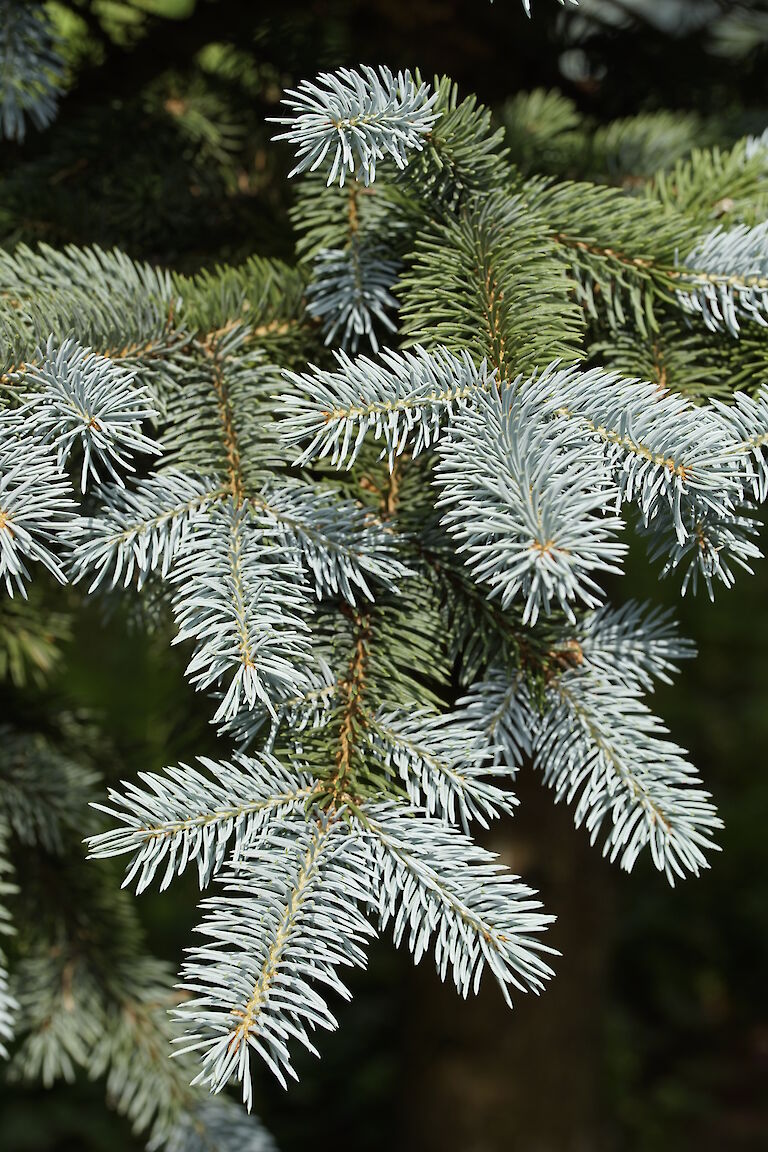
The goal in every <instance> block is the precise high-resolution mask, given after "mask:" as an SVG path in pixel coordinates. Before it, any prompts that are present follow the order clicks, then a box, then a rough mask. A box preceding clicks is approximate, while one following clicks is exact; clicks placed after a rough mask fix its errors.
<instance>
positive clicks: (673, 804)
mask: <svg viewBox="0 0 768 1152" xmlns="http://www.w3.org/2000/svg"><path fill="white" fill-rule="evenodd" d="M533 758H534V763H535V764H536V765H537V766H538V767H539V768H540V769H541V771H542V773H543V776H544V781H545V783H547V784H548V785H549V786H550V787H551V788H553V789H554V791H555V796H556V799H557V800H560V799H563V798H565V799H566V800H567V801H568V803H573V802H574V801H575V802H576V807H575V812H574V820H575V823H576V826H577V827H579V826H580V825H581V824H584V825H585V826H586V828H587V831H588V832H589V834H590V840H591V842H592V843H594V842H595V841H596V840H597V838H598V836H599V835H600V832H601V829H602V828H603V826H604V825H607V833H606V837H605V844H604V847H603V855H604V856H608V857H609V858H610V859H611V860H612V861H613V860H618V861H619V863H620V866H621V867H622V868H623V869H624V870H625V871H627V872H629V871H631V870H632V868H633V867H634V865H635V862H636V860H637V858H638V856H639V855H640V853H641V852H642V851H643V850H644V849H645V848H646V847H648V848H649V850H650V853H651V858H652V860H653V863H654V865H655V866H656V868H658V869H659V871H660V872H664V874H665V875H666V877H667V879H668V880H669V882H670V884H674V883H675V879H676V878H683V877H685V875H686V873H691V872H692V873H694V875H698V873H699V871H700V870H701V869H702V868H707V867H708V866H709V865H708V863H707V859H706V856H705V855H704V853H705V851H708V850H714V849H715V848H716V845H715V844H714V843H713V840H712V834H713V832H714V831H715V830H716V829H718V828H720V827H722V822H721V821H720V819H719V818H718V816H717V813H716V811H715V809H714V807H713V805H712V803H711V799H710V796H709V793H708V792H705V791H703V789H702V788H701V787H700V783H699V779H698V776H697V774H696V772H695V769H693V768H692V767H691V765H690V764H689V763H688V761H687V760H686V759H685V755H684V752H683V750H682V749H681V748H679V747H678V746H677V745H675V744H673V743H672V742H671V741H670V740H668V739H667V732H666V729H665V728H664V726H663V725H662V724H661V722H660V721H659V720H658V719H657V718H656V717H655V716H654V715H653V714H652V713H651V712H650V711H649V710H648V708H647V707H646V705H645V704H644V703H643V701H642V699H641V692H640V689H639V688H638V687H637V686H633V685H632V684H631V683H627V682H622V680H621V679H620V678H617V677H615V676H611V675H610V674H609V673H608V672H607V671H606V670H605V668H603V669H600V670H597V669H594V668H590V667H589V666H585V667H582V668H580V669H573V670H571V671H569V672H567V673H565V674H564V675H563V676H562V677H560V678H559V679H558V680H555V681H553V682H552V684H551V686H550V688H549V691H548V694H547V699H546V704H545V710H544V713H543V715H542V716H541V718H540V720H539V722H538V724H537V726H536V732H535V738H534V747H533Z"/></svg>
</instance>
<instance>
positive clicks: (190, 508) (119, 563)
mask: <svg viewBox="0 0 768 1152" xmlns="http://www.w3.org/2000/svg"><path fill="white" fill-rule="evenodd" d="M225 495H226V489H225V487H224V486H223V485H222V484H221V483H219V482H217V481H216V480H214V479H210V478H206V477H203V478H198V477H195V476H187V475H185V474H184V473H182V472H178V471H176V470H175V469H169V470H168V471H167V472H162V473H161V474H160V475H158V476H153V477H150V478H149V479H147V480H140V481H138V482H137V483H136V485H135V486H134V487H132V488H125V487H118V486H116V485H103V486H102V487H101V490H100V496H101V500H102V503H101V506H100V507H99V509H98V513H97V514H96V515H94V516H89V517H84V518H83V521H82V535H81V538H80V539H79V540H78V544H77V548H76V549H75V550H74V551H73V554H72V559H71V575H72V579H73V581H75V582H77V581H79V580H82V579H84V578H86V577H91V576H92V577H93V580H92V583H91V584H90V586H89V589H88V591H89V592H94V591H95V590H96V589H97V588H99V587H101V586H102V585H107V586H108V587H111V588H114V587H116V586H117V585H122V587H123V588H127V587H128V585H129V584H131V583H132V582H133V580H134V578H135V580H136V587H137V588H138V589H139V590H141V588H142V587H143V586H144V584H145V583H146V581H147V579H148V577H149V576H150V575H151V573H153V572H159V573H160V575H161V576H162V577H163V578H165V577H166V576H167V575H168V573H169V571H170V567H171V564H172V562H173V560H174V558H175V557H176V556H177V555H178V553H179V551H180V550H181V549H182V548H183V545H184V542H185V540H186V539H187V536H188V534H189V532H190V530H191V528H192V526H193V525H194V524H195V523H196V522H197V521H198V520H199V519H200V517H201V516H202V515H203V514H204V513H205V512H206V510H207V509H208V508H210V506H211V505H212V504H213V503H215V502H216V501H217V500H221V499H223V498H224V496H225Z"/></svg>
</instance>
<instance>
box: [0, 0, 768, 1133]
mask: <svg viewBox="0 0 768 1152" xmlns="http://www.w3.org/2000/svg"><path fill="white" fill-rule="evenodd" d="M51 7H52V9H54V10H55V11H56V13H57V18H58V20H59V22H60V27H61V29H62V31H63V32H64V33H65V34H66V36H67V45H68V47H67V52H68V54H69V64H70V68H71V77H72V91H71V93H70V94H69V96H68V97H67V98H66V100H65V101H64V103H63V105H62V110H61V114H60V117H59V120H58V122H57V123H56V124H55V125H54V126H53V128H52V129H50V130H49V131H48V132H47V133H45V134H40V135H34V136H32V137H30V138H29V139H28V141H27V142H26V143H25V145H24V146H23V147H19V146H15V145H14V146H7V147H4V150H3V152H2V153H1V154H0V243H2V244H4V245H11V244H14V243H18V242H21V241H23V242H27V243H36V242H40V241H45V242H47V243H51V244H64V243H69V242H73V243H77V244H86V243H94V242H95V243H99V244H101V245H104V246H108V245H113V244H117V245H120V246H121V247H124V248H125V249H126V250H127V251H128V252H129V253H130V254H131V255H133V256H141V257H146V258H148V259H152V260H156V261H159V262H162V263H166V264H170V265H173V266H175V267H177V268H181V269H185V270H193V269H195V268H197V267H200V266H201V265H204V264H211V263H214V262H216V261H221V260H238V259H241V258H243V257H245V256H247V255H248V254H250V253H251V252H252V251H259V252H261V253H263V254H266V255H278V256H284V257H288V258H290V255H291V251H292V236H291V231H290V227H289V224H288V221H287V216H286V209H287V207H288V204H289V197H290V189H289V188H288V186H287V185H286V182H285V174H286V170H287V159H288V158H287V156H286V153H285V152H284V151H283V150H281V149H280V148H279V146H276V145H272V144H270V142H269V136H270V132H269V130H268V126H266V125H265V123H264V120H265V117H266V116H268V115H273V114H275V112H276V110H277V101H278V99H279V95H280V92H281V90H282V89H283V88H284V87H285V86H290V85H291V84H292V83H295V82H296V81H297V80H298V79H300V78H302V77H304V76H308V77H311V76H313V75H314V74H315V73H317V72H318V71H320V70H322V69H326V68H328V69H330V68H334V67H337V66H339V65H343V64H344V65H355V64H358V63H361V62H364V63H373V64H376V63H380V62H381V63H387V64H389V65H390V66H393V67H400V66H408V67H411V68H412V69H413V68H416V67H418V68H420V69H421V71H422V73H423V74H424V75H425V76H427V77H429V76H431V74H432V73H434V72H439V73H443V72H447V73H449V74H451V75H452V76H453V77H454V78H455V79H456V80H457V81H458V82H459V84H460V88H461V91H462V93H468V92H470V91H474V92H476V93H477V94H478V95H479V97H480V99H481V100H483V101H485V102H486V103H488V104H490V105H492V106H493V107H498V106H499V105H500V104H501V103H502V102H503V101H504V100H505V99H506V98H508V97H509V96H511V95H513V94H514V93H516V92H518V91H521V90H527V89H530V88H533V87H557V88H559V89H560V90H562V91H563V92H565V93H566V94H568V95H569V96H570V97H572V98H573V99H575V100H576V102H577V104H578V105H579V107H580V108H582V109H583V110H584V111H586V112H589V113H590V114H591V115H592V116H594V117H595V118H596V119H598V120H601V121H604V120H608V119H612V118H614V117H616V116H624V115H630V114H633V113H636V112H638V111H641V110H650V109H656V108H670V109H673V110H693V111H696V112H698V113H700V114H701V115H702V116H703V117H705V118H706V117H727V116H731V117H733V116H736V117H738V118H740V119H741V120H742V122H749V123H752V124H754V126H755V128H756V129H758V130H761V129H762V128H763V127H765V126H766V124H768V112H766V107H767V106H768V89H767V88H766V75H767V74H768V73H767V71H766V65H767V64H768V5H767V4H766V3H764V2H762V0H761V2H760V3H746V2H745V3H718V2H716V0H687V2H686V0H648V2H646V3H643V2H642V0H582V4H581V7H580V9H579V11H578V12H575V11H574V10H569V11H567V12H566V11H561V10H560V8H559V7H558V6H557V5H556V4H555V3H554V0H534V4H533V7H534V17H533V19H532V20H531V21H528V20H527V19H526V18H525V16H524V15H523V13H522V10H521V6H520V3H519V0H496V2H495V4H493V5H491V4H490V3H488V2H487V0H366V2H363V0H313V2H309V3H297V2H295V0H275V2H272V0H254V2H248V0H197V2H195V0H141V2H139V0H134V2H133V3H118V2H113V0H102V2H99V0H91V2H89V0H82V3H80V4H78V3H76V2H73V3H72V4H69V5H63V4H53V5H51ZM745 114H747V115H746V117H745ZM765 587H766V569H765V566H764V565H763V566H762V567H761V568H759V570H758V572H757V575H756V577H755V578H753V579H749V578H747V577H744V578H743V579H740V580H739V582H738V585H737V588H736V590H735V591H734V592H732V593H731V594H730V595H728V594H727V593H722V594H720V595H719V596H718V601H717V603H716V604H715V605H714V607H713V606H711V605H709V604H708V603H707V602H705V600H704V599H701V598H700V599H698V600H696V601H694V600H691V599H689V598H686V599H685V600H683V601H680V600H679V597H678V594H677V590H676V588H675V587H674V586H672V585H671V584H670V585H664V584H661V585H660V584H658V583H657V582H656V577H655V573H653V572H652V571H650V570H649V568H648V566H647V563H646V560H645V555H644V551H643V549H642V548H641V547H638V548H637V549H636V550H635V554H634V555H633V558H632V561H631V563H630V566H629V573H628V575H627V576H626V577H625V578H624V579H623V580H622V581H621V583H620V584H617V586H616V588H615V590H614V591H615V594H616V597H617V598H625V597H629V596H632V595H634V596H639V597H643V598H646V597H652V598H654V599H655V600H657V601H663V602H665V603H668V604H674V605H675V607H676V609H677V611H678V615H679V616H680V618H681V620H682V625H683V630H684V632H685V633H686V634H687V635H688V636H690V637H692V638H693V639H694V640H695V641H696V643H697V645H698V647H699V658H698V660H697V661H696V662H695V663H692V664H690V665H689V666H687V667H686V668H685V672H684V675H683V677H682V679H681V681H680V682H679V683H678V684H677V686H676V687H675V688H674V689H672V690H665V691H664V692H662V693H660V694H659V699H658V701H657V707H658V710H659V712H660V713H661V715H663V716H664V717H665V719H666V720H667V721H668V722H669V724H670V726H671V728H672V731H673V733H674V735H675V737H676V738H677V739H678V740H679V741H680V742H681V743H682V744H684V745H686V746H687V747H688V748H689V749H690V750H691V753H692V756H693V758H694V760H695V762H696V763H697V765H698V766H699V767H700V769H701V772H702V774H703V776H704V779H705V781H706V783H707V785H708V787H709V788H710V789H711V790H712V792H713V793H714V794H715V796H716V799H717V801H718V803H719V806H720V810H721V813H722V815H723V817H724V820H725V825H726V827H725V831H724V833H723V834H722V837H721V843H722V848H723V851H722V853H721V855H719V856H718V857H716V858H715V859H714V863H713V868H712V870H711V871H710V872H709V873H707V874H705V875H704V876H703V877H702V878H701V879H699V880H698V881H696V880H690V881H688V882H686V883H684V884H682V885H681V886H680V887H679V888H678V889H675V890H672V889H670V888H669V887H668V886H667V884H666V882H665V881H664V880H663V879H662V878H661V877H660V876H658V875H657V874H656V873H655V872H654V871H653V869H652V868H651V867H650V866H645V867H642V866H638V868H637V870H636V872H635V873H634V874H633V875H632V876H631V877H627V876H624V875H623V874H620V873H618V872H617V871H616V869H615V868H612V867H611V866H610V865H609V864H607V863H605V862H604V861H603V860H602V859H601V857H600V855H599V852H598V851H597V849H595V850H591V849H590V848H589V845H588V844H587V843H586V838H585V835H584V833H583V831H576V830H575V829H574V828H573V825H572V819H571V814H570V812H569V811H567V810H565V809H564V808H556V807H554V806H553V805H552V804H551V801H550V796H549V794H545V793H544V791H543V789H542V788H541V787H540V785H539V782H538V781H537V780H536V779H535V778H525V777H524V778H523V779H522V780H521V781H520V795H521V800H522V804H521V806H520V809H519V814H518V815H517V816H516V817H515V820H514V821H513V822H512V823H511V824H510V825H509V826H503V827H501V828H497V829H496V830H494V832H493V833H492V835H491V838H490V843H491V844H492V846H494V847H497V848H498V849H499V851H501V852H502V854H503V855H504V857H505V858H506V859H507V860H509V862H510V863H512V865H513V866H514V867H515V869H516V870H519V871H521V872H522V873H523V874H524V875H525V877H526V879H527V880H529V881H530V882H531V883H532V884H533V885H534V886H536V887H538V888H539V889H540V890H541V891H542V894H543V898H544V901H545V903H546V905H547V908H548V910H550V911H552V912H554V913H556V915H557V917H558V920H557V924H556V925H555V928H554V930H553V933H552V937H553V939H552V942H553V943H554V944H555V945H556V946H557V947H558V948H559V949H560V950H561V951H562V953H563V955H562V957H561V958H560V959H559V960H558V961H557V964H556V969H557V978H556V980H555V981H554V982H553V983H552V986H551V988H550V989H549V990H548V991H547V993H546V994H545V995H544V996H543V997H541V998H540V999H534V998H530V1000H527V1001H526V1002H524V1003H522V1004H519V1005H518V1007H517V1008H516V1009H515V1011H514V1012H513V1013H511V1014H510V1013H509V1012H507V1011H506V1010H505V1009H504V1006H503V1003H502V1000H501V998H500V996H499V995H498V994H497V993H496V991H495V989H494V988H491V987H490V985H489V986H488V987H487V988H486V989H485V991H484V992H483V993H482V994H481V996H480V997H479V999H478V1000H477V1001H470V1002H467V1003H464V1002H462V1001H460V1000H458V999H457V997H456V996H455V994H454V992H453V990H452V988H448V987H443V986H442V985H441V984H440V983H439V981H438V979H437V977H436V976H435V974H434V971H433V969H432V968H430V967H429V966H428V965H427V964H424V965H423V966H422V968H420V969H417V970H414V969H413V968H412V965H411V963H410V960H409V958H408V956H407V955H406V954H400V953H396V952H395V951H394V950H393V948H392V947H391V945H390V943H389V942H388V941H387V940H386V939H385V940H383V941H381V942H379V943H378V944H377V946H376V947H375V948H374V950H373V954H372V960H371V970H370V971H369V973H368V974H367V975H364V976H362V977H360V978H354V979H353V987H354V988H355V991H356V996H355V999H354V1000H353V1002H352V1003H351V1004H350V1005H348V1006H346V1007H343V1008H342V1009H341V1011H340V1013H339V1018H340V1024H341V1027H340V1030H339V1032H338V1033H336V1034H334V1035H332V1036H329V1037H324V1038H323V1042H322V1049H323V1059H322V1061H320V1062H317V1061H315V1060H312V1059H311V1058H309V1057H307V1058H306V1059H305V1060H303V1061H299V1064H300V1072H301V1080H300V1083H299V1085H298V1086H297V1087H294V1088H292V1089H291V1090H290V1092H289V1093H288V1094H285V1093H283V1092H282V1090H281V1089H280V1088H279V1087H278V1086H277V1085H276V1084H275V1083H274V1082H273V1081H272V1080H271V1079H270V1078H269V1076H268V1074H265V1075H264V1077H263V1079H262V1081H261V1083H260V1084H259V1086H258V1093H257V1110H258V1111H259V1113H260V1114H261V1115H262V1116H263V1118H264V1120H265V1122H266V1123H267V1124H268V1126H269V1127H270V1129H271V1130H272V1131H273V1133H274V1134H275V1136H276V1138H277V1140H278V1143H279V1146H280V1148H281V1149H282V1152H303V1150H304V1149H309V1148H312V1149H313V1150H314V1152H325V1150H326V1149H328V1150H330V1149H331V1148H334V1149H337V1148H339V1147H344V1148H349V1149H354V1150H355V1152H385V1150H389V1149H394V1148H397V1149H400V1150H402V1152H416V1150H418V1152H438V1150H440V1152H614V1150H616V1152H619V1150H620V1152H673V1150H674V1152H692V1150H694V1149H695V1150H696V1152H722V1150H728V1152H759V1150H760V1149H764V1148H768V1091H766V1073H767V1072H768V1014H767V1012H766V1001H765V996H764V982H765V973H766V960H768V915H767V914H766V896H768V867H766V852H765V843H766V829H768V777H766V772H765V766H764V750H765V748H766V746H768V708H767V707H766V703H767V702H768V609H767V608H766V606H765ZM64 667H65V671H64V673H63V674H62V675H61V676H60V677H59V679H58V681H57V682H56V683H55V684H54V685H53V687H52V688H49V689H48V693H47V700H46V704H47V705H48V704H50V703H51V701H54V702H56V703H58V704H59V705H61V706H66V707H76V708H86V709H88V710H89V711H90V712H91V713H92V714H95V715H96V716H97V717H99V718H100V719H101V722H102V724H103V728H104V730H105V731H106V732H109V733H111V737H110V740H111V747H110V752H109V756H108V757H107V760H108V763H107V764H106V765H105V772H106V774H107V775H108V776H110V777H111V778H119V777H123V776H129V775H133V774H134V773H136V772H137V771H139V770H142V769H158V768H159V767H161V766H162V765H163V764H165V763H170V762H173V761H175V760H177V759H183V758H189V757H191V756H192V755H193V754H196V753H199V752H201V751H204V750H205V749H206V748H208V747H209V746H210V743H211V732H210V728H209V726H208V723H207V719H208V712H207V703H206V702H205V701H204V700H202V699H201V698H200V697H196V696H194V694H193V693H192V692H191V691H190V690H189V689H188V687H187V686H186V685H185V682H184V680H183V676H182V661H181V658H180V657H179V658H177V657H176V655H174V654H173V653H170V652H169V650H168V648H167V644H166V641H165V638H164V637H157V638H156V640H154V641H152V642H151V643H150V644H149V645H148V644H147V643H146V641H145V640H144V639H142V638H140V637H138V636H136V635H134V634H132V633H131V632H130V631H129V630H128V629H127V628H126V626H125V621H122V620H121V619H120V618H115V619H113V620H112V621H111V622H110V623H109V624H108V625H105V624H104V623H103V621H102V618H101V616H100V615H98V614H97V612H96V610H95V609H93V608H78V609H77V624H76V628H75V632H74V636H73V638H72V640H71V641H70V643H69V646H68V650H67V658H66V660H65V663H64ZM195 898H196V892H195V890H194V885H193V883H192V882H189V883H188V882H186V881H185V882H184V883H179V884H177V885H176V886H175V887H174V889H173V890H172V891H171V892H170V893H166V894H164V895H162V896H157V895H155V894H147V895H145V896H143V897H142V898H141V900H140V908H141V912H142V916H143V919H144V922H145V925H146V928H147V932H148V938H149V943H150V946H151V947H152V949H153V950H154V951H155V952H156V953H157V954H159V955H162V956H165V957H167V958H169V959H171V960H172V961H173V962H174V963H178V961H179V959H180V957H181V952H182V949H183V947H184V946H185V945H186V944H187V943H189V942H190V931H191V928H192V926H193V924H194V922H195ZM139 1147H141V1144H140V1142H138V1141H134V1140H133V1138H132V1137H131V1135H130V1133H129V1131H128V1130H127V1128H126V1126H125V1125H124V1123H123V1122H122V1121H121V1120H119V1119H118V1118H116V1117H114V1116H113V1115H111V1114H110V1113H109V1112H108V1111H107V1109H106V1107H105V1105H104V1103H103V1086H102V1085H100V1084H95V1085H92V1084H88V1083H76V1084H75V1085H71V1086H70V1085H63V1086H60V1087H56V1088H54V1089H52V1090H50V1091H43V1090H42V1089H26V1088H22V1087H19V1086H18V1085H14V1086H12V1087H8V1086H5V1085H4V1086H2V1087H0V1149H2V1150H3V1152H107V1150H109V1152H131V1150H133V1149H134V1148H139Z"/></svg>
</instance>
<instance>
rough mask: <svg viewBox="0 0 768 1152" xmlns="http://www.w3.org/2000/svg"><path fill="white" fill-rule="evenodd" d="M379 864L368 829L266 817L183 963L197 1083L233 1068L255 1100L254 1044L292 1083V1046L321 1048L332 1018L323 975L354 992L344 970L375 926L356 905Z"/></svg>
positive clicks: (367, 894)
mask: <svg viewBox="0 0 768 1152" xmlns="http://www.w3.org/2000/svg"><path fill="white" fill-rule="evenodd" d="M371 871H372V866H371V860H370V854H369V852H368V851H367V850H366V845H365V842H364V840H363V839H362V838H361V837H360V835H355V834H354V833H352V832H351V831H350V829H349V828H348V826H347V824H346V823H344V822H343V821H339V820H326V819H323V818H321V817H318V818H317V819H316V820H313V821H306V820H304V819H301V818H293V819H288V818H286V819H284V820H283V821H281V822H279V823H275V824H272V825H270V827H269V828H268V829H267V830H266V831H265V834H264V835H263V836H262V837H261V839H260V840H259V841H257V842H256V843H255V844H254V845H253V846H252V848H251V849H250V850H249V851H248V852H246V853H245V854H244V856H243V857H242V859H241V860H240V862H239V863H238V864H237V865H236V866H235V867H233V868H231V869H230V870H229V871H228V872H227V873H226V875H225V876H224V877H223V883H224V887H225V893H226V894H225V895H223V896H216V897H213V898H211V899H209V900H207V901H205V904H204V907H205V908H206V915H205V918H204V920H203V922H202V924H201V926H200V929H199V931H200V932H201V933H202V934H203V935H204V936H205V937H206V938H207V941H206V943H204V944H202V945H200V946H199V947H197V948H195V949H194V950H193V951H192V952H191V954H190V956H189V959H188V960H187V961H186V963H185V965H184V968H183V973H182V974H183V977H184V987H185V988H186V989H187V990H188V991H189V992H190V993H191V994H192V999H190V1000H188V1001H186V1002H185V1003H184V1004H182V1005H181V1006H180V1008H179V1009H178V1010H177V1016H178V1018H179V1020H180V1021H181V1022H182V1023H183V1024H184V1025H185V1026H186V1030H187V1031H186V1035H185V1036H184V1038H183V1041H182V1043H183V1045H184V1046H183V1048H181V1049H180V1051H182V1052H185V1053H186V1052H197V1053H199V1054H200V1056H201V1058H202V1068H201V1071H200V1072H199V1073H198V1076H197V1077H196V1081H197V1082H202V1083H205V1084H208V1085H209V1086H210V1088H211V1090H212V1091H214V1092H219V1091H221V1089H222V1088H224V1086H225V1085H226V1084H227V1083H228V1082H229V1081H230V1080H231V1079H237V1080H238V1081H239V1082H240V1083H241V1084H242V1093H243V1100H244V1101H245V1103H246V1105H247V1107H248V1108H249V1110H250V1107H251V1105H252V1099H253V1090H252V1080H251V1057H252V1054H254V1053H255V1054H256V1055H258V1056H260V1057H261V1058H262V1059H263V1060H264V1061H265V1063H266V1064H267V1066H268V1067H269V1068H270V1069H271V1070H272V1072H273V1073H274V1074H275V1076H276V1077H277V1079H278V1080H279V1081H280V1083H281V1084H283V1085H284V1086H285V1084H286V1077H287V1076H290V1077H294V1078H295V1075H296V1074H295V1072H294V1069H293V1065H292V1062H291V1054H290V1048H289V1045H290V1044H291V1043H292V1042H295V1043H298V1044H301V1045H303V1046H304V1047H305V1048H307V1049H308V1050H309V1051H310V1052H315V1051H316V1050H315V1047H314V1044H313V1043H312V1040H311V1039H310V1032H311V1031H312V1030H314V1028H316V1027H319V1028H325V1029H333V1028H335V1027H336V1021H335V1019H334V1017H333V1015H332V1013H331V1011H330V1009H329V1007H328V1005H327V1004H326V1002H325V999H324V998H323V996H321V994H320V993H319V992H318V991H317V990H316V985H317V984H320V985H324V986H325V987H326V988H327V989H328V990H329V991H331V992H333V993H335V994H336V995H339V996H341V997H342V998H343V999H348V998H349V992H348V991H347V989H346V987H345V985H344V984H343V983H342V981H341V979H340V977H339V973H338V969H339V968H340V967H344V966H355V967H364V966H365V951H364V948H365V944H366V943H367V941H368V939H369V938H370V937H371V936H373V935H375V933H374V931H373V929H372V928H371V926H370V925H369V924H368V922H367V921H366V920H365V919H364V917H363V916H362V914H361V912H360V911H359V909H358V905H359V904H363V905H366V904H367V903H368V902H369V901H370V900H371V898H372V897H371V884H372V876H371Z"/></svg>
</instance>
